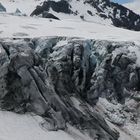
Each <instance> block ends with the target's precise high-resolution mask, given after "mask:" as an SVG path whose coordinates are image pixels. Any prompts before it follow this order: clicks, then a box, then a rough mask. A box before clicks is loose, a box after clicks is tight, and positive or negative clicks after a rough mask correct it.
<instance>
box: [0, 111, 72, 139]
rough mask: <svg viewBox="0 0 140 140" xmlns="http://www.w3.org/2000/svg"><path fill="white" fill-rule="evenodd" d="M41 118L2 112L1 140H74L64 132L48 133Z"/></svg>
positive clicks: (0, 117)
mask: <svg viewBox="0 0 140 140" xmlns="http://www.w3.org/2000/svg"><path fill="white" fill-rule="evenodd" d="M41 122H43V120H42V118H41V117H39V116H31V115H29V114H27V115H18V114H15V113H12V112H6V111H0V140H62V138H63V139H64V140H74V139H73V138H72V137H71V136H70V135H69V134H67V133H65V132H64V131H57V132H46V131H47V130H45V129H41V127H40V126H39V124H40V123H41Z"/></svg>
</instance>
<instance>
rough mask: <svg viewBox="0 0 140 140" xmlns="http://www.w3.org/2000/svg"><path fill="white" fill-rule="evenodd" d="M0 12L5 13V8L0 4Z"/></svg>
mask: <svg viewBox="0 0 140 140" xmlns="http://www.w3.org/2000/svg"><path fill="white" fill-rule="evenodd" d="M0 12H6V8H5V7H4V6H3V5H2V4H1V3H0Z"/></svg>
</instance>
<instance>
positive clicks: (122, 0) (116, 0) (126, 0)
mask: <svg viewBox="0 0 140 140" xmlns="http://www.w3.org/2000/svg"><path fill="white" fill-rule="evenodd" d="M112 1H113V2H117V3H128V2H131V1H133V0H112Z"/></svg>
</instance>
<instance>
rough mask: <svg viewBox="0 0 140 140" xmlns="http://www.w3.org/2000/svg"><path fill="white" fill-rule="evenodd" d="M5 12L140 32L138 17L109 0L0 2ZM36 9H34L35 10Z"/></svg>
mask: <svg viewBox="0 0 140 140" xmlns="http://www.w3.org/2000/svg"><path fill="white" fill-rule="evenodd" d="M0 2H1V3H2V4H3V5H4V6H5V7H6V9H7V12H15V11H16V9H17V8H18V9H19V10H20V11H21V12H22V13H25V14H27V15H31V16H33V15H40V14H42V16H43V17H45V18H55V17H56V18H58V19H60V20H62V19H78V20H79V19H81V20H84V21H88V22H100V23H104V24H113V25H114V26H116V27H122V28H126V29H130V30H136V31H139V30H140V16H139V15H137V14H135V13H134V12H132V11H131V10H129V9H127V8H125V7H123V6H122V5H119V4H117V3H113V2H110V1H109V0H94V1H93V0H66V1H65V0H50V1H43V0H29V1H28V0H21V1H19V0H14V1H11V0H0ZM35 7H36V8H35Z"/></svg>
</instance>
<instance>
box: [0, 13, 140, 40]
mask: <svg viewBox="0 0 140 140" xmlns="http://www.w3.org/2000/svg"><path fill="white" fill-rule="evenodd" d="M43 36H68V37H81V38H88V39H103V40H120V41H140V32H135V31H130V30H126V29H121V28H117V27H114V26H112V25H106V24H102V23H98V21H97V22H86V21H79V20H74V19H67V20H66V19H65V20H61V21H58V20H51V21H50V20H49V19H43V18H38V17H36V18H32V17H21V16H12V15H9V14H6V13H1V14H0V38H7V37H21V38H24V37H29V38H30V37H31V38H32V37H43Z"/></svg>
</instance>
